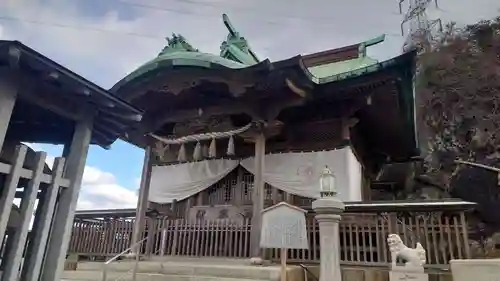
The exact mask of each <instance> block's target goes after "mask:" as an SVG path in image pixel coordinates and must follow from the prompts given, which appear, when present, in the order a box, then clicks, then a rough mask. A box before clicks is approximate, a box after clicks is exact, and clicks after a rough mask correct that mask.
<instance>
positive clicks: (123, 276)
mask: <svg viewBox="0 0 500 281" xmlns="http://www.w3.org/2000/svg"><path fill="white" fill-rule="evenodd" d="M114 280H120V281H132V273H131V272H130V273H128V272H108V274H107V281H114ZM61 281H102V272H98V271H88V270H76V271H65V272H64V273H63V276H62V279H61ZM136 281H272V280H265V279H242V278H225V277H222V278H221V277H215V276H200V275H171V274H158V273H137V275H136Z"/></svg>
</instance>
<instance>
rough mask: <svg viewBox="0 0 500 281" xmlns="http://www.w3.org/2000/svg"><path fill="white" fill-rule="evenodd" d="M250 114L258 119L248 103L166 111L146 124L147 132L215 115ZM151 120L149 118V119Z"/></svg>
mask: <svg viewBox="0 0 500 281" xmlns="http://www.w3.org/2000/svg"><path fill="white" fill-rule="evenodd" d="M241 113H244V114H248V115H250V116H252V117H257V116H256V115H257V114H256V113H255V111H254V110H253V107H252V105H250V104H249V103H248V102H247V103H245V102H231V103H225V104H221V105H216V106H210V107H205V108H201V107H200V108H197V109H189V110H174V111H166V112H164V113H163V114H162V115H161V116H159V117H157V118H154V119H155V120H153V121H152V122H151V123H150V124H146V126H145V131H151V132H152V131H154V130H156V129H158V128H159V127H161V126H162V125H163V124H166V123H176V122H182V121H186V120H189V119H193V118H200V117H204V116H206V117H209V116H214V115H231V114H241ZM148 119H149V118H148Z"/></svg>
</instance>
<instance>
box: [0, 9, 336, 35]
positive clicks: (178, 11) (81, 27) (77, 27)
mask: <svg viewBox="0 0 500 281" xmlns="http://www.w3.org/2000/svg"><path fill="white" fill-rule="evenodd" d="M114 1H115V2H116V3H118V4H122V5H126V6H133V7H138V8H143V9H148V10H155V11H163V12H168V13H173V14H186V15H195V16H197V17H214V18H218V17H220V15H214V14H206V13H197V12H193V11H188V10H182V9H174V8H166V7H161V6H156V5H150V4H142V3H135V2H129V1H124V0H114ZM174 1H177V2H181V3H188V4H193V5H201V6H209V7H226V5H224V6H223V5H217V3H208V2H198V1H195V0H174ZM233 8H234V7H233ZM240 9H242V10H243V8H240ZM244 10H245V11H246V12H248V10H249V8H244ZM250 10H251V9H250ZM254 10H256V9H254ZM256 11H257V10H256ZM259 14H262V13H260V12H259ZM272 16H274V15H272ZM276 16H278V17H282V18H288V19H298V20H303V21H308V24H313V25H316V27H318V24H319V25H321V24H322V25H328V27H329V28H331V27H332V26H333V23H326V22H318V21H317V18H314V19H313V18H306V17H297V16H290V15H276ZM320 19H321V18H320ZM0 20H4V21H16V22H23V23H29V24H34V25H43V26H50V27H56V28H66V29H75V30H89V31H94V32H101V33H114V34H121V35H127V36H135V37H141V38H148V39H155V40H156V39H164V38H165V35H167V34H165V35H151V34H144V33H139V32H127V31H120V30H111V29H102V28H97V27H93V26H84V25H70V24H66V23H55V22H47V21H41V20H34V19H25V18H18V17H12V16H7V15H0ZM259 22H261V23H262V22H264V23H267V24H272V25H283V22H277V21H267V20H266V21H262V20H259ZM322 27H324V26H322Z"/></svg>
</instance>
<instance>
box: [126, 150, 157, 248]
mask: <svg viewBox="0 0 500 281" xmlns="http://www.w3.org/2000/svg"><path fill="white" fill-rule="evenodd" d="M151 153H152V150H151V147H150V146H148V147H147V148H146V150H145V152H144V164H143V165H142V174H141V185H140V187H139V199H138V201H137V209H136V211H135V223H134V232H133V233H132V240H131V242H130V243H131V244H130V246H131V247H132V246H134V245H135V244H137V243H138V242H139V241H141V239H142V235H141V234H142V233H143V230H144V226H145V223H144V222H145V219H146V218H145V217H146V211H147V210H148V202H149V201H148V198H149V184H150V181H151V164H152V159H151V155H152V154H151ZM140 249H141V247H134V248H133V249H132V252H133V253H136V254H137V253H139V254H140ZM138 250H139V251H138Z"/></svg>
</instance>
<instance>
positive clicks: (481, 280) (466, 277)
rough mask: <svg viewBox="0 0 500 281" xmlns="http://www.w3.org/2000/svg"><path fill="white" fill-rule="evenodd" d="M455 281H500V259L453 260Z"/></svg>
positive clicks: (452, 268)
mask: <svg viewBox="0 0 500 281" xmlns="http://www.w3.org/2000/svg"><path fill="white" fill-rule="evenodd" d="M450 265H451V274H452V276H453V281H500V259H481V260H480V259H477V260H451V261H450Z"/></svg>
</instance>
